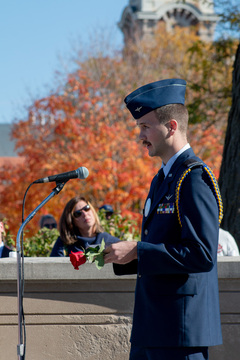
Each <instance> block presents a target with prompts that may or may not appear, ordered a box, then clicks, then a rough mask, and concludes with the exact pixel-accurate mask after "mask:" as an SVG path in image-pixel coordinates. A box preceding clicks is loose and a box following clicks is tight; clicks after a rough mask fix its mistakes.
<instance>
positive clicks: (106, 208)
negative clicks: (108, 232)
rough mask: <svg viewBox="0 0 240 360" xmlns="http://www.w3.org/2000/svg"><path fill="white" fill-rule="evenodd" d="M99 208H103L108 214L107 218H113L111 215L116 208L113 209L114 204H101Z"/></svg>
mask: <svg viewBox="0 0 240 360" xmlns="http://www.w3.org/2000/svg"><path fill="white" fill-rule="evenodd" d="M99 210H103V211H104V212H105V216H106V219H107V220H109V219H111V216H112V215H113V213H114V210H113V208H112V206H111V205H108V204H104V205H103V206H101V207H100V208H99Z"/></svg>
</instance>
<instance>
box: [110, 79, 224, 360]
mask: <svg viewBox="0 0 240 360" xmlns="http://www.w3.org/2000/svg"><path fill="white" fill-rule="evenodd" d="M185 90H186V82H185V81H184V80H182V79H166V80H161V81H157V82H154V83H151V84H147V85H144V86H142V87H140V88H139V89H137V90H135V91H133V92H132V93H131V94H130V95H128V96H127V97H126V98H125V103H126V105H127V108H128V110H129V111H130V112H131V114H132V115H133V117H134V118H135V119H136V121H137V125H138V127H139V129H140V135H139V137H140V140H141V141H142V143H143V145H144V146H146V148H147V149H148V152H149V155H150V156H159V157H160V158H161V159H162V168H161V169H160V171H159V173H158V174H157V175H156V176H155V177H154V178H153V180H152V183H151V187H150V191H149V194H148V196H147V199H146V202H145V207H144V210H143V221H142V239H141V241H140V242H137V241H122V242H119V243H115V244H112V245H111V246H109V247H108V248H106V250H105V263H114V271H115V273H116V274H117V275H122V274H133V273H137V283H136V291H135V307H134V315H133V327H132V335H131V352H130V359H131V360H141V359H142V360H144V359H146V360H159V359H161V360H187V359H188V360H203V359H205V360H206V359H208V347H209V346H213V345H218V344H221V343H222V336H221V323H220V311H219V295H218V276H217V249H218V233H219V221H220V220H221V217H222V205H221V197H220V193H219V189H218V186H217V183H216V181H215V178H214V176H213V174H212V172H211V170H210V169H209V168H208V167H207V166H206V165H205V164H204V163H203V162H202V161H201V160H200V159H199V158H197V157H196V156H195V155H194V152H193V150H192V149H191V147H190V145H189V144H188V141H187V127H188V111H187V108H186V107H185V105H184V103H185Z"/></svg>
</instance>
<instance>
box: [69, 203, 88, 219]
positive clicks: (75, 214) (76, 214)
mask: <svg viewBox="0 0 240 360" xmlns="http://www.w3.org/2000/svg"><path fill="white" fill-rule="evenodd" d="M89 210H90V205H86V206H84V207H83V208H82V209H80V210H76V211H74V213H73V216H74V217H75V218H79V217H80V216H81V215H82V213H83V211H89Z"/></svg>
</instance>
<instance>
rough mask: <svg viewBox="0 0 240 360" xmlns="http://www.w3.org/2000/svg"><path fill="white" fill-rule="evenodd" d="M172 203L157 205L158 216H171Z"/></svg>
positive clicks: (172, 210)
mask: <svg viewBox="0 0 240 360" xmlns="http://www.w3.org/2000/svg"><path fill="white" fill-rule="evenodd" d="M174 209H175V208H174V203H164V204H159V205H158V208H157V213H158V214H173V213H174Z"/></svg>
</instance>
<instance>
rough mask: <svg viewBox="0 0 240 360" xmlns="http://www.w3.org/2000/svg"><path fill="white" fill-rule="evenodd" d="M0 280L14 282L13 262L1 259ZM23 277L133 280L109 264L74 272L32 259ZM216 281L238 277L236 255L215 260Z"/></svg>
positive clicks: (58, 262) (62, 264) (65, 262)
mask: <svg viewBox="0 0 240 360" xmlns="http://www.w3.org/2000/svg"><path fill="white" fill-rule="evenodd" d="M0 274H1V275H0V281H4V280H8V281H10V280H16V279H17V259H16V258H3V259H1V260H0ZM24 278H25V280H26V281H30V280H39V281H41V280H44V281H46V280H52V281H56V280H59V279H61V280H68V281H69V280H89V279H91V280H104V279H105V280H113V279H115V280H116V281H118V280H123V279H136V275H127V276H116V275H114V273H113V269H112V265H111V264H106V265H105V266H104V267H103V268H102V269H101V270H98V269H97V268H96V266H95V265H94V264H88V263H87V264H84V265H83V266H81V267H80V268H79V270H75V269H74V268H73V266H72V264H71V263H70V261H69V258H62V257H61V258H57V257H56V258H50V257H39V258H37V257H32V258H28V257H25V258H24ZM218 278H219V279H225V278H227V279H229V278H230V279H238V278H240V256H225V257H219V258H218Z"/></svg>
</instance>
